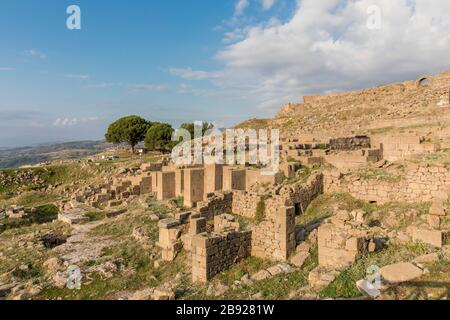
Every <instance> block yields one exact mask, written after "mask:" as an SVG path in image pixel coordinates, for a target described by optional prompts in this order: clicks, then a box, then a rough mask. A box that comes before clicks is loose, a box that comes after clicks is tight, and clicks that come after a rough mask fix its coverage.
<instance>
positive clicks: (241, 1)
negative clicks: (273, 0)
mask: <svg viewBox="0 0 450 320" xmlns="http://www.w3.org/2000/svg"><path fill="white" fill-rule="evenodd" d="M248 5H249V2H248V0H238V1H237V2H236V4H235V6H234V14H235V15H237V16H239V15H241V14H243V13H244V11H245V9H247V7H248Z"/></svg>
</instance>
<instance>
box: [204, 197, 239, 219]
mask: <svg viewBox="0 0 450 320" xmlns="http://www.w3.org/2000/svg"><path fill="white" fill-rule="evenodd" d="M232 204H233V193H231V192H216V193H213V194H210V195H209V196H208V198H207V199H206V200H205V201H201V202H198V203H197V211H198V212H199V213H200V214H201V216H202V217H205V218H206V219H208V220H209V219H213V218H214V217H215V216H218V215H221V214H224V213H231V212H232Z"/></svg>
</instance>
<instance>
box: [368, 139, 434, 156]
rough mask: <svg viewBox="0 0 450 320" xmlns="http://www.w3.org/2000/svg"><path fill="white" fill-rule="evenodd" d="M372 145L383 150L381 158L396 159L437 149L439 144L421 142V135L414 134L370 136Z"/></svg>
mask: <svg viewBox="0 0 450 320" xmlns="http://www.w3.org/2000/svg"><path fill="white" fill-rule="evenodd" d="M372 142H373V145H374V146H377V147H378V146H379V147H380V148H381V149H382V150H383V158H384V159H386V160H389V161H397V160H403V159H406V158H409V157H411V156H413V155H416V154H422V153H432V152H436V151H439V149H440V146H439V145H438V144H435V143H423V142H422V140H421V137H419V136H416V135H402V136H377V137H373V138H372Z"/></svg>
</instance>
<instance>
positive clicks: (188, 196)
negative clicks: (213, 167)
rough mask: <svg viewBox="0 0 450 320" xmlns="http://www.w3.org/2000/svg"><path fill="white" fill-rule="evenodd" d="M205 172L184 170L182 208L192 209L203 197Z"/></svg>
mask: <svg viewBox="0 0 450 320" xmlns="http://www.w3.org/2000/svg"><path fill="white" fill-rule="evenodd" d="M204 179H205V170H204V169H201V168H199V169H197V168H189V169H185V170H184V206H185V207H189V208H192V207H194V206H195V205H196V204H197V203H198V202H200V201H202V200H203V197H204Z"/></svg>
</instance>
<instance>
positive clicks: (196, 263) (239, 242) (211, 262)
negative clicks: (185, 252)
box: [192, 231, 252, 282]
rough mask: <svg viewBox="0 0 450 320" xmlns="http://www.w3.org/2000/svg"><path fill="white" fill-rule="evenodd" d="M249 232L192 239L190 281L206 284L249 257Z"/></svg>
mask: <svg viewBox="0 0 450 320" xmlns="http://www.w3.org/2000/svg"><path fill="white" fill-rule="evenodd" d="M251 234H252V233H251V232H237V231H232V232H228V233H224V234H206V233H202V234H199V235H196V236H194V237H193V238H192V281H193V282H207V281H208V280H210V279H211V278H212V277H214V276H215V275H216V274H218V273H220V272H222V271H223V270H225V269H227V268H229V267H231V266H232V265H233V264H235V263H237V262H239V261H242V260H243V259H245V258H247V257H248V256H250V252H251Z"/></svg>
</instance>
